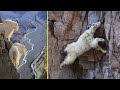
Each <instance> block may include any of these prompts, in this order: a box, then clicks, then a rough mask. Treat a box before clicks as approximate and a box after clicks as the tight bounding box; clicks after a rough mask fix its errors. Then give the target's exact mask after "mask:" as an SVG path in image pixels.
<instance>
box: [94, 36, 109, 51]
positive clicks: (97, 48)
mask: <svg viewBox="0 0 120 90" xmlns="http://www.w3.org/2000/svg"><path fill="white" fill-rule="evenodd" d="M94 40H95V43H96V45H95V49H96V50H98V51H99V50H100V51H102V52H103V53H106V52H107V51H106V50H104V49H102V48H101V47H100V46H99V45H98V42H101V41H102V42H104V41H105V39H103V38H95V39H94Z"/></svg>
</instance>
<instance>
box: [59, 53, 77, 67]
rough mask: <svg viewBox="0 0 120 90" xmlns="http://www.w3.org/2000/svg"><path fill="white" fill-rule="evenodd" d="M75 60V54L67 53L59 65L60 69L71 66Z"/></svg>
mask: <svg viewBox="0 0 120 90" xmlns="http://www.w3.org/2000/svg"><path fill="white" fill-rule="evenodd" d="M76 58H77V57H76V55H75V54H73V53H72V54H69V53H68V55H67V56H66V57H65V60H64V61H63V62H62V63H61V64H60V69H62V67H63V66H65V65H70V64H72V63H73V62H74V61H75V59H76Z"/></svg>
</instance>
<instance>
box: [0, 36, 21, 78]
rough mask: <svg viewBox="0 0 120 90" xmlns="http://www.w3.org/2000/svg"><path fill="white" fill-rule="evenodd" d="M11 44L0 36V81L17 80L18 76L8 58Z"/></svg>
mask: <svg viewBox="0 0 120 90" xmlns="http://www.w3.org/2000/svg"><path fill="white" fill-rule="evenodd" d="M11 46H12V43H11V42H9V41H7V40H5V39H4V37H3V36H2V35H0V79H19V78H20V75H19V73H18V72H17V70H16V68H15V67H14V65H13V63H12V61H11V60H10V58H9V50H10V48H11Z"/></svg>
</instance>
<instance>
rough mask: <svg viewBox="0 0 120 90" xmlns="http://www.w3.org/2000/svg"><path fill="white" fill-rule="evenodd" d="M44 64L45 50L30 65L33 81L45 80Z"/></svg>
mask: <svg viewBox="0 0 120 90" xmlns="http://www.w3.org/2000/svg"><path fill="white" fill-rule="evenodd" d="M46 63H47V61H46V48H43V50H42V52H41V54H40V55H39V56H38V57H37V58H36V59H35V60H34V61H33V63H32V64H31V68H32V70H33V73H34V75H35V79H46V78H47V76H46V75H47V72H46Z"/></svg>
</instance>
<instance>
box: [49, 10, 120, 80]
mask: <svg viewBox="0 0 120 90" xmlns="http://www.w3.org/2000/svg"><path fill="white" fill-rule="evenodd" d="M97 21H101V22H102V25H101V27H100V28H99V29H98V30H97V31H96V33H95V34H94V37H102V38H104V39H105V40H106V41H105V43H99V45H100V46H101V47H102V48H103V49H106V50H107V51H108V52H107V54H103V53H102V52H100V51H96V50H93V49H91V50H90V51H88V52H86V53H84V54H83V55H82V56H80V57H78V58H77V59H76V61H75V63H74V64H72V65H69V66H66V67H64V68H63V69H62V70H60V68H59V66H60V63H61V62H62V61H63V60H64V56H65V54H64V53H63V50H64V48H65V47H66V45H67V44H69V43H71V42H74V41H76V40H77V39H78V37H79V36H80V35H81V34H82V33H83V32H84V31H85V30H87V28H88V26H89V25H90V24H92V23H95V22H97ZM119 28H120V12H119V11H104V12H102V11H49V33H48V34H49V46H48V47H49V78H50V79H119V78H120V74H119V70H120V55H119V54H120V48H119V47H120V39H119V37H120V30H119Z"/></svg>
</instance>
